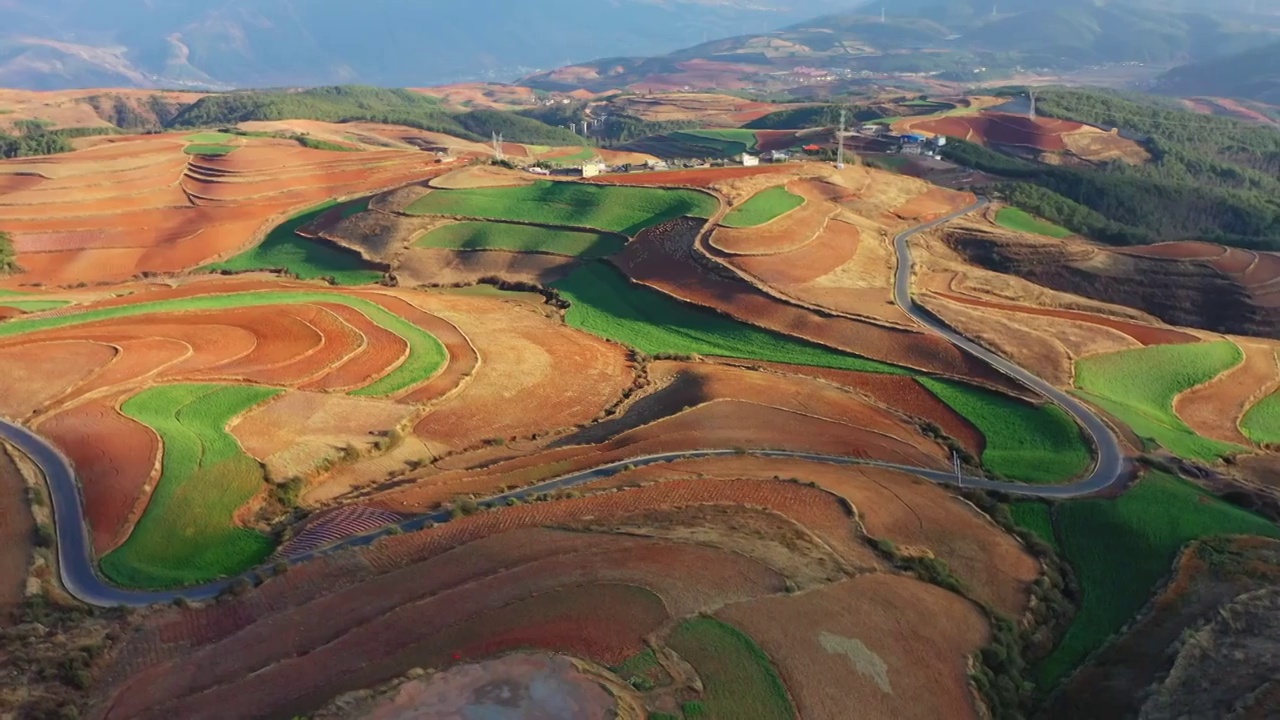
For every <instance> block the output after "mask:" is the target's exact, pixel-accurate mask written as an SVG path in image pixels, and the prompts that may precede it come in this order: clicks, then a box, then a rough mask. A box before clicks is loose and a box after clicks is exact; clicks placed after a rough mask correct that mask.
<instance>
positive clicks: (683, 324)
mask: <svg viewBox="0 0 1280 720" xmlns="http://www.w3.org/2000/svg"><path fill="white" fill-rule="evenodd" d="M553 287H554V288H555V289H556V290H559V291H560V293H561V294H562V295H563V296H564V298H565V299H566V300H568V301H569V303H570V307H569V310H568V311H567V312H566V313H565V321H566V322H568V323H569V324H570V325H572V326H573V327H576V328H579V329H581V330H586V331H587V332H590V333H592V334H595V335H599V336H600V337H603V338H607V339H609V340H614V341H617V342H620V343H623V344H625V345H630V346H631V347H634V348H636V349H638V350H641V351H644V352H646V353H650V354H654V353H680V354H699V355H722V356H725V357H735V358H744V359H756V360H770V361H775V362H785V363H795V364H798V365H817V366H821V367H831V368H839V369H844V370H863V371H866V372H879V373H892V374H899V375H905V374H908V371H907V370H905V369H904V368H900V367H897V366H895V365H889V364H886V363H882V362H878V361H875V360H869V359H867V358H863V357H858V356H856V355H849V354H846V353H841V352H838V351H836V350H831V349H828V348H825V347H822V346H820V345H815V344H813V343H808V342H805V341H803V340H797V339H793V338H789V337H786V336H784V335H781V334H778V333H775V332H772V331H769V330H765V329H763V328H758V327H756V326H754V325H748V324H747V323H744V322H741V321H738V320H735V319H733V318H730V317H727V316H725V315H721V314H719V313H716V312H713V311H711V310H707V309H704V308H700V307H698V306H696V305H691V304H689V303H685V302H681V301H680V300H676V299H675V298H672V297H670V296H668V295H665V294H663V293H660V292H658V291H656V290H653V289H650V288H646V287H644V286H641V285H637V284H634V283H632V282H630V281H629V280H627V278H626V277H625V276H624V275H623V274H622V273H621V272H620V271H618V270H617V269H616V268H614V267H613V266H612V265H608V264H606V263H604V262H603V261H596V262H591V263H587V264H585V265H583V266H582V267H580V268H578V269H577V270H574V271H573V272H572V273H570V274H569V275H568V276H566V277H565V278H563V279H561V280H559V281H557V282H555V283H554V284H553Z"/></svg>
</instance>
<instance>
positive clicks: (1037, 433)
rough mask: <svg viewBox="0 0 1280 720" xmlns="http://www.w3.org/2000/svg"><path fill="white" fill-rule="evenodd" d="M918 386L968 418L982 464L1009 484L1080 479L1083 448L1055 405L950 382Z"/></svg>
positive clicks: (1086, 457) (1086, 454) (1085, 460)
mask: <svg viewBox="0 0 1280 720" xmlns="http://www.w3.org/2000/svg"><path fill="white" fill-rule="evenodd" d="M920 383H921V384H922V385H924V386H925V387H926V388H928V390H929V391H930V392H932V393H933V394H934V395H936V396H938V398H939V399H940V400H942V401H943V402H944V403H946V404H947V405H949V406H951V408H952V409H953V410H955V411H956V412H958V413H960V414H961V415H963V416H965V417H966V418H968V419H969V422H972V423H973V424H974V426H976V427H977V428H978V430H980V431H981V432H982V435H983V437H984V438H986V443H987V446H986V449H984V450H983V452H982V464H983V466H984V467H986V468H987V469H988V470H990V471H992V472H994V473H996V474H998V475H1002V476H1004V477H1006V478H1010V479H1013V480H1022V481H1025V482H1033V483H1055V482H1063V481H1065V480H1070V479H1071V478H1074V477H1078V476H1080V475H1081V474H1083V473H1084V472H1085V471H1086V470H1087V469H1088V468H1089V464H1090V462H1091V461H1092V456H1091V453H1090V451H1089V446H1088V444H1087V443H1086V442H1085V440H1084V438H1083V437H1082V436H1081V434H1080V429H1079V428H1078V427H1077V426H1076V424H1075V422H1074V421H1072V419H1071V417H1070V416H1069V415H1067V414H1066V413H1065V412H1063V410H1062V409H1061V408H1059V407H1057V406H1056V405H1050V404H1045V405H1042V406H1040V407H1036V406H1033V405H1029V404H1027V403H1023V402H1020V401H1018V400H1015V399H1013V398H1010V397H1006V396H1004V395H1000V394H998V393H994V392H990V391H988V390H983V389H981V388H976V387H971V386H968V385H963V384H960V383H957V382H953V381H950V380H938V379H934V378H921V379H920Z"/></svg>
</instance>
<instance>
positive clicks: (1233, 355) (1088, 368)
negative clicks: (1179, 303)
mask: <svg viewBox="0 0 1280 720" xmlns="http://www.w3.org/2000/svg"><path fill="white" fill-rule="evenodd" d="M1243 360H1244V353H1243V352H1242V351H1241V350H1240V348H1239V347H1238V346H1236V344H1235V343H1233V342H1231V341H1229V340H1222V341H1219V342H1212V343H1193V344H1188V345H1154V346H1151V347H1145V348H1138V349H1136V350H1124V351H1122V352H1116V353H1109V354H1106V355H1098V356H1094V357H1088V358H1084V359H1082V360H1078V361H1077V362H1076V387H1078V388H1079V389H1080V390H1082V391H1083V392H1082V393H1080V394H1081V395H1082V396H1084V397H1086V398H1088V399H1089V400H1090V401H1092V402H1095V403H1097V404H1098V405H1099V406H1100V407H1102V408H1103V409H1104V410H1106V411H1107V412H1109V413H1111V414H1112V415H1114V416H1116V417H1117V418H1119V419H1120V420H1121V421H1122V422H1124V423H1125V424H1126V425H1128V426H1129V427H1130V428H1132V429H1133V431H1134V432H1135V433H1137V434H1138V435H1139V436H1141V437H1143V438H1145V439H1147V440H1151V441H1154V442H1156V443H1158V444H1160V445H1161V446H1162V447H1164V448H1167V449H1168V450H1169V451H1171V452H1173V453H1176V454H1178V455H1181V456H1183V457H1186V458H1194V459H1197V460H1210V461H1211V460H1215V459H1217V458H1219V457H1222V456H1224V455H1228V454H1230V453H1234V452H1239V451H1242V450H1244V448H1241V447H1239V446H1236V445H1231V444H1229V443H1224V442H1219V441H1217V440H1211V439H1209V438H1206V437H1202V436H1200V435H1198V434H1196V433H1195V432H1194V431H1193V430H1192V429H1191V428H1189V427H1187V424H1186V423H1184V422H1182V419H1181V418H1179V417H1178V416H1177V415H1175V414H1174V412H1173V400H1174V398H1175V397H1177V395H1178V394H1179V393H1181V392H1183V391H1185V390H1189V389H1191V388H1193V387H1196V386H1197V385H1201V384H1203V383H1206V382H1208V381H1210V380H1212V379H1214V378H1215V377H1217V376H1218V375H1220V374H1221V373H1223V372H1225V371H1227V370H1229V369H1231V368H1232V367H1234V366H1236V365H1238V364H1239V363H1240V362H1242V361H1243Z"/></svg>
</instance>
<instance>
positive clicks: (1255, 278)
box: [1241, 252, 1280, 287]
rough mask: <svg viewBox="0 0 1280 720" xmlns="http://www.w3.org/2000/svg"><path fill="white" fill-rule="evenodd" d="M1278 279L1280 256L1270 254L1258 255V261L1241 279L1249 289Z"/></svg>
mask: <svg viewBox="0 0 1280 720" xmlns="http://www.w3.org/2000/svg"><path fill="white" fill-rule="evenodd" d="M1277 279H1280V255H1277V254H1275V253H1269V252H1260V253H1258V261H1257V262H1256V263H1254V264H1253V266H1252V267H1250V268H1249V269H1248V270H1247V271H1245V273H1244V276H1243V277H1241V280H1242V281H1243V282H1244V284H1245V285H1246V286H1248V287H1254V286H1257V285H1265V284H1267V283H1272V282H1275V281H1276V280H1277Z"/></svg>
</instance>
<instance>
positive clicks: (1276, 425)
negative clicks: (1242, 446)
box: [1240, 392, 1280, 445]
mask: <svg viewBox="0 0 1280 720" xmlns="http://www.w3.org/2000/svg"><path fill="white" fill-rule="evenodd" d="M1240 430H1241V431H1243V432H1244V434H1245V437H1247V438H1249V439H1250V440H1252V441H1254V442H1256V443H1258V444H1259V445H1269V444H1280V392H1275V393H1272V394H1270V395H1268V396H1266V397H1264V398H1262V400H1260V401H1258V403H1257V404H1255V405H1254V406H1253V407H1251V408H1249V412H1247V413H1245V415H1244V418H1242V419H1241V420H1240Z"/></svg>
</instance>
